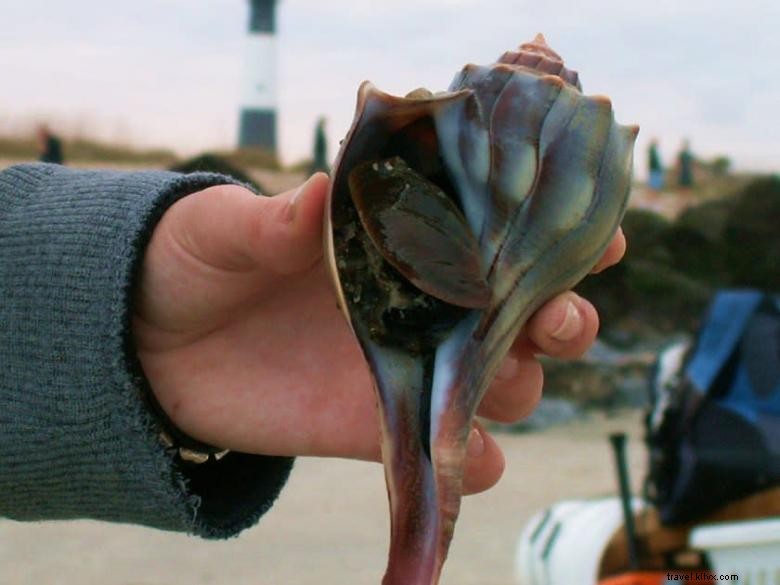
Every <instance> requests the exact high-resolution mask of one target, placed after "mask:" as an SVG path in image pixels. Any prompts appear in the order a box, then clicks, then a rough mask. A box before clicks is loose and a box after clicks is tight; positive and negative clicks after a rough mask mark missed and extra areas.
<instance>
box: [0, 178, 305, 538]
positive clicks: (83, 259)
mask: <svg viewBox="0 0 780 585" xmlns="http://www.w3.org/2000/svg"><path fill="white" fill-rule="evenodd" d="M233 182H235V181H233V180H231V179H229V178H227V177H225V176H222V175H215V174H209V173H195V174H191V175H180V174H176V173H170V172H163V171H153V172H131V173H127V172H124V173H123V172H112V171H87V170H72V169H68V168H65V167H62V166H59V165H50V164H31V165H19V166H15V167H11V168H8V169H6V170H3V171H0V516H4V517H7V518H12V519H16V520H51V519H68V518H93V519H98V520H107V521H112V522H128V523H134V524H141V525H145V526H150V527H155V528H159V529H164V530H174V531H182V532H188V533H191V534H195V535H198V536H202V537H205V538H225V537H230V536H234V535H236V534H237V533H238V532H239V531H241V530H242V529H244V528H247V527H249V526H252V525H253V524H255V523H256V522H257V520H258V519H259V518H260V517H261V516H262V515H263V514H264V513H265V512H266V511H267V510H268V509H269V508H270V507H271V505H272V504H273V502H274V500H275V499H276V497H277V495H278V494H279V492H280V490H281V489H282V487H283V485H284V483H285V482H286V480H287V477H288V475H289V472H290V469H291V467H292V459H291V458H286V457H270V456H269V457H266V456H258V455H248V454H243V453H235V452H231V453H229V454H228V455H226V456H225V457H224V458H223V459H221V460H220V461H209V462H208V463H204V464H202V465H195V464H190V463H186V462H182V461H180V460H179V459H178V458H177V457H176V456H174V454H173V453H172V450H170V449H166V448H164V447H163V446H162V445H161V443H160V442H159V440H158V433H159V428H158V424H157V419H156V417H155V416H154V414H153V413H152V412H151V410H150V409H149V407H148V406H147V401H146V400H145V399H144V397H145V396H146V393H147V392H149V391H150V388H149V383H148V381H147V380H146V378H145V377H144V375H143V371H142V369H141V367H140V363H139V361H138V358H137V356H136V352H135V349H134V346H133V339H132V335H131V329H130V317H131V300H132V291H133V288H134V285H135V280H136V279H137V278H138V275H139V274H140V266H141V262H142V260H143V253H144V249H145V247H146V245H147V244H148V242H149V239H150V237H151V234H152V231H153V230H154V228H155V225H156V224H157V222H158V221H159V220H160V217H161V216H162V214H163V213H164V212H165V210H166V209H167V208H168V207H170V206H171V205H172V204H173V203H174V202H175V201H177V200H178V199H179V198H181V197H184V196H186V195H188V194H190V193H193V192H196V191H200V190H202V189H205V188H207V187H211V186H214V185H219V184H225V183H233Z"/></svg>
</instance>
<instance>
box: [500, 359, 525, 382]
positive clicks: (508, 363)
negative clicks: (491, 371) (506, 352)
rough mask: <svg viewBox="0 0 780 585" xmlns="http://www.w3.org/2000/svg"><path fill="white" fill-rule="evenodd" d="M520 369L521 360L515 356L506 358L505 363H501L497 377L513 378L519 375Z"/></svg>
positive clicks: (503, 378)
mask: <svg viewBox="0 0 780 585" xmlns="http://www.w3.org/2000/svg"><path fill="white" fill-rule="evenodd" d="M519 371H520V361H519V360H517V359H515V358H511V357H508V358H505V359H504V363H503V364H501V368H499V370H498V373H497V374H496V378H498V379H499V380H511V379H513V378H514V377H515V376H517V374H518V372H519Z"/></svg>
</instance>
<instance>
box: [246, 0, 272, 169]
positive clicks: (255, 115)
mask: <svg viewBox="0 0 780 585" xmlns="http://www.w3.org/2000/svg"><path fill="white" fill-rule="evenodd" d="M276 2H277V0H249V34H248V35H247V39H246V41H245V42H246V48H245V52H246V53H245V62H244V68H245V71H244V87H243V91H242V95H241V100H242V102H241V123H240V124H241V125H240V128H239V133H238V145H239V146H240V147H254V148H263V149H265V150H267V151H269V152H271V153H273V154H276Z"/></svg>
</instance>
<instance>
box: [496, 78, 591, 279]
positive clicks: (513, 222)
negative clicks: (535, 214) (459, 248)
mask: <svg viewBox="0 0 780 585" xmlns="http://www.w3.org/2000/svg"><path fill="white" fill-rule="evenodd" d="M563 90H564V87H563V86H561V88H560V90H559V91H558V93H557V94H556V97H555V99H554V100H553V103H552V104H551V105H550V108H549V110H548V111H547V115H546V116H545V118H544V122H543V123H542V127H541V129H540V131H539V148H538V150H537V167H536V176H535V177H534V181H533V183H532V185H531V188H530V190H529V194H530V195H529V196H527V197H526V198H525V199H524V200H523V203H522V205H521V206H520V207H519V208H518V209H517V211H516V213H515V214H514V216H512V217H511V218H509V219H508V221H507V224H508V225H507V229H506V231H505V233H510V232H513V231H515V230H516V229H520V230H521V231H520V233H519V234H518V235H517V237H516V238H514V241H522V240H523V239H524V237H525V236H526V233H527V230H528V229H529V228H528V225H527V224H528V221H527V219H528V215H529V214H530V213H531V211H532V208H533V207H534V205H535V204H536V203H537V202H538V201H537V199H538V197H537V195H536V194H537V191H538V190H539V185H540V183H541V181H542V177H543V175H544V173H545V171H547V170H548V169H547V165H546V164H545V159H546V157H547V151H548V150H549V149H550V147H551V145H552V144H554V139H555V138H557V137H558V136H560V134H561V133H563V132H564V130H565V128H566V127H568V125H569V124H570V123H571V120H572V119H573V118H574V115H575V114H576V111H577V109H578V108H579V107H580V105H581V104H580V102H579V101H578V100H574V101H573V102H571V103H568V104H564V105H563V106H558V107H559V109H560V107H564V108H567V109H566V110H565V113H566V116H565V117H564V120H565V121H563V122H561V121H559V120H554V121H555V122H557V124H558V126H557V127H555V134H554V135H553V138H549V139H548V140H544V137H545V132H546V129H547V127H548V121H549V120H550V116H551V115H552V113H553V109H554V108H556V106H557V105H558V104H559V103H562V98H566V99H568V100H571V98H572V97H573V96H572V94H571V93H568V92H564V91H563ZM547 132H548V133H549V131H547ZM518 224H520V225H521V227H520V228H518V227H517V226H518ZM509 245H510V241H509V239H508V238H504V239H502V240H501V243H500V245H499V246H498V247H497V249H496V253H495V255H494V257H493V258H492V259H491V262H490V264H489V268H488V276H487V278H488V282H491V283H492V282H493V281H494V280H495V278H496V273H497V272H498V267H499V262H500V260H501V258H502V257H503V255H504V253H505V248H506V247H507V246H509Z"/></svg>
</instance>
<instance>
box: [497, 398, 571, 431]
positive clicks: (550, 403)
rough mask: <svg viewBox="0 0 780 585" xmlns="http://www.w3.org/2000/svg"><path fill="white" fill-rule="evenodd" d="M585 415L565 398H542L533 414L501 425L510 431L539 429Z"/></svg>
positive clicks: (503, 428)
mask: <svg viewBox="0 0 780 585" xmlns="http://www.w3.org/2000/svg"><path fill="white" fill-rule="evenodd" d="M584 417H585V411H584V410H583V409H582V408H581V407H580V406H577V405H576V404H575V403H573V402H571V401H570V400H566V399H565V398H544V399H543V400H542V401H541V402H540V403H539V406H537V407H536V410H534V412H533V414H532V415H531V416H529V417H528V418H526V419H525V420H523V421H520V422H519V423H515V424H511V425H501V426H500V428H501V429H502V430H508V431H510V432H519V433H522V432H531V431H541V430H544V429H548V428H550V427H553V426H556V425H562V424H566V423H569V422H572V421H574V420H577V419H581V418H584Z"/></svg>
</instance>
